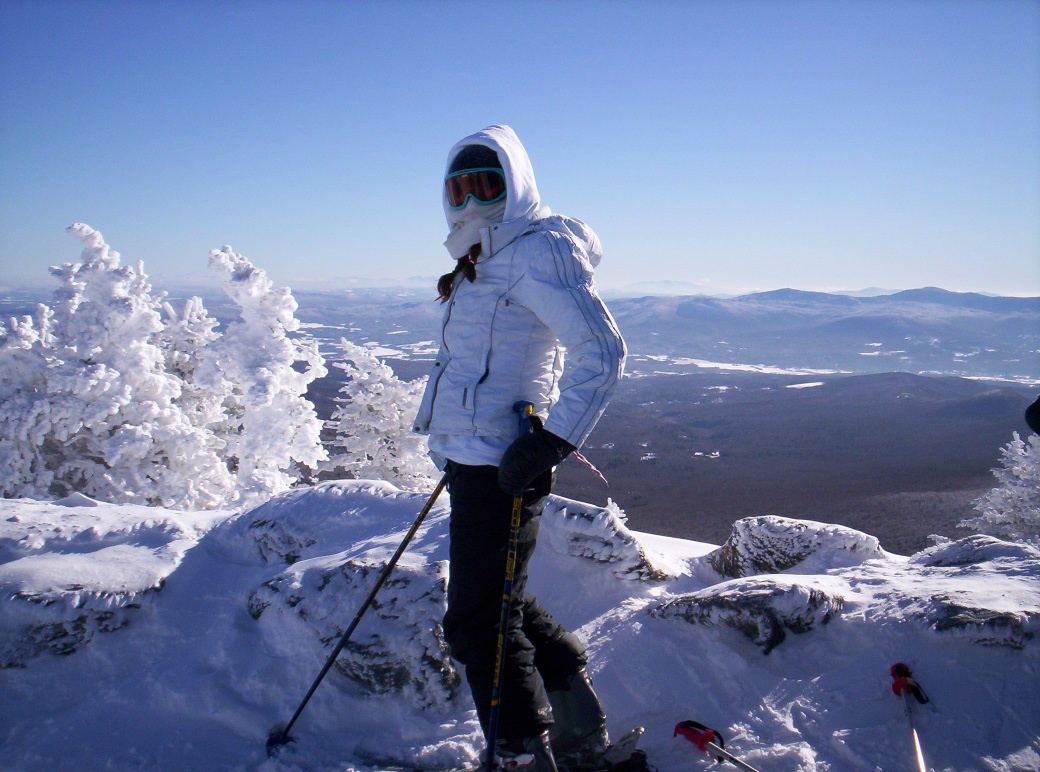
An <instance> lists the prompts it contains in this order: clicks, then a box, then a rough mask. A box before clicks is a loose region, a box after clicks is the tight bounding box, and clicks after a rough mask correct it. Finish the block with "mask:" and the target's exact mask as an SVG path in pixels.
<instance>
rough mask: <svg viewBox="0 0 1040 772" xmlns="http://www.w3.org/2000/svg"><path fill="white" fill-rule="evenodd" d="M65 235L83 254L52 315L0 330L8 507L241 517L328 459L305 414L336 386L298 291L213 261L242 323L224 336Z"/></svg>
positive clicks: (70, 268) (232, 257)
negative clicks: (236, 511) (302, 334)
mask: <svg viewBox="0 0 1040 772" xmlns="http://www.w3.org/2000/svg"><path fill="white" fill-rule="evenodd" d="M68 232H69V233H70V234H71V235H72V236H74V237H76V238H77V239H78V240H79V241H80V242H81V243H82V245H83V252H82V255H81V257H80V261H79V262H77V263H66V264H64V265H62V266H61V267H58V268H52V269H51V273H52V274H53V276H54V277H55V279H56V280H57V281H58V284H59V286H58V288H57V289H56V290H55V292H54V294H53V299H52V301H51V304H50V305H40V306H39V307H38V309H37V312H36V314H35V315H33V316H26V317H22V318H21V319H11V320H8V321H7V323H6V324H4V325H3V326H2V327H0V495H2V496H4V497H9V498H10V497H32V498H37V499H47V498H54V497H57V498H60V497H64V496H68V495H69V494H72V493H82V494H85V495H87V496H90V497H91V498H94V499H97V500H102V501H109V502H122V503H136V504H150V505H160V506H164V507H170V508H177V509H207V508H214V507H220V506H226V505H231V504H237V505H238V506H247V505H250V504H252V505H255V504H257V503H259V502H261V501H263V500H264V499H266V498H269V497H270V496H272V495H275V494H277V493H280V492H282V491H285V490H287V489H288V488H289V487H290V486H292V485H293V484H295V483H296V482H298V481H299V480H300V479H302V478H304V477H306V476H307V475H308V474H309V473H310V471H313V470H315V469H316V468H317V467H318V465H319V464H320V463H321V462H322V461H324V460H325V459H326V457H327V453H326V452H325V450H324V448H323V447H322V443H321V436H320V432H321V422H320V420H319V419H318V417H317V415H316V413H315V411H314V406H313V405H312V404H311V403H310V402H309V401H308V400H307V398H306V392H307V387H308V385H309V384H310V383H311V382H312V381H313V380H314V379H315V378H318V377H321V376H323V375H325V373H326V370H325V367H324V361H323V359H322V357H321V355H320V354H319V352H318V347H317V344H316V342H314V341H312V340H303V339H300V338H299V337H295V336H292V335H291V333H293V332H295V331H296V330H297V329H298V328H299V322H298V320H297V319H296V318H295V311H296V308H297V306H296V301H295V300H294V299H293V297H292V294H291V292H290V291H289V289H288V288H275V287H274V286H273V285H272V283H271V281H270V280H268V278H267V276H266V274H265V273H264V271H263V270H261V269H259V268H257V267H256V266H254V265H253V264H252V263H250V262H249V260H247V259H246V258H245V257H243V256H242V255H239V254H237V253H236V252H234V250H232V249H231V248H230V247H227V246H225V247H224V248H223V249H220V250H214V251H213V252H212V254H211V258H210V266H211V268H213V270H214V271H215V272H216V273H217V274H218V275H219V276H220V277H221V279H222V284H223V287H224V289H225V291H226V292H227V294H228V296H229V297H230V298H231V299H232V300H233V301H234V302H235V304H236V305H237V307H238V309H239V313H240V317H241V318H240V319H239V320H236V321H232V322H231V323H230V324H228V326H227V328H226V330H224V331H223V333H221V332H220V331H219V330H218V326H219V325H218V322H217V320H216V319H215V318H213V317H212V316H211V315H210V314H209V313H208V312H207V311H206V309H205V307H204V306H203V304H202V301H201V300H200V299H199V298H197V297H196V298H191V299H189V300H188V301H186V302H185V304H184V305H183V306H182V308H181V309H180V310H179V311H178V310H176V309H174V308H173V306H172V304H171V303H170V302H169V301H167V299H166V297H165V294H161V293H160V294H153V292H152V288H151V286H150V284H149V282H148V277H147V275H146V274H145V272H144V267H143V264H142V263H138V264H137V265H136V266H134V267H131V266H124V265H122V264H121V262H120V257H119V253H118V252H116V251H114V250H112V249H111V248H110V247H109V246H108V244H106V243H105V241H104V239H103V238H102V236H101V234H100V233H99V232H97V231H95V230H94V229H93V228H91V227H89V226H87V225H84V224H82V223H77V224H76V225H73V226H71V227H70V228H69V229H68ZM341 423H342V424H343V426H344V427H345V426H346V423H347V422H346V421H341ZM383 460H384V461H386V459H383Z"/></svg>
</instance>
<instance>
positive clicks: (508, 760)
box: [495, 731, 558, 772]
mask: <svg viewBox="0 0 1040 772" xmlns="http://www.w3.org/2000/svg"><path fill="white" fill-rule="evenodd" d="M495 769H496V770H501V772H513V770H518V772H558V771H557V769H556V761H555V760H554V759H553V751H552V746H551V745H550V744H549V732H548V731H545V732H542V733H541V734H540V735H537V736H535V737H526V738H523V739H519V740H513V739H503V740H499V741H498V742H497V743H495Z"/></svg>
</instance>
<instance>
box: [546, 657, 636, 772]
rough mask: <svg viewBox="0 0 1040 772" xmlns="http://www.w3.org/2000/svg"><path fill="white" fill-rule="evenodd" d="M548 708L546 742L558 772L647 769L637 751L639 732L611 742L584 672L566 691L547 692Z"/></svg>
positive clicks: (568, 682) (576, 674) (634, 731)
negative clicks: (550, 720)
mask: <svg viewBox="0 0 1040 772" xmlns="http://www.w3.org/2000/svg"><path fill="white" fill-rule="evenodd" d="M549 704H550V705H552V709H553V719H554V721H555V723H554V724H553V727H552V729H550V730H549V738H550V741H551V743H552V749H553V754H554V755H555V757H556V761H557V764H558V765H559V768H560V772H603V771H604V770H611V772H615V771H616V772H627V771H629V770H631V771H632V772H639V770H648V769H650V767H649V766H648V765H647V763H646V754H644V753H643V752H642V751H640V750H637V749H636V743H638V742H639V738H640V736H641V735H642V734H643V730H642V728H638V729H633V730H632V731H630V732H628V733H627V734H626V735H625V736H624V737H622V738H621V740H620V741H619V742H617V743H611V742H610V737H609V735H608V734H607V716H606V713H604V711H603V706H602V705H601V704H600V701H599V697H597V696H596V692H595V690H593V688H592V681H591V680H589V676H588V673H586V672H585V670H584V669H582V670H579V671H578V672H577V673H575V674H574V675H573V676H571V677H570V679H569V680H568V681H567V688H566V689H557V690H554V691H551V692H549Z"/></svg>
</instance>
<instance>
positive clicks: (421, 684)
mask: <svg viewBox="0 0 1040 772" xmlns="http://www.w3.org/2000/svg"><path fill="white" fill-rule="evenodd" d="M382 570H383V564H382V563H379V562H372V561H360V560H346V561H344V562H342V563H339V564H336V562H335V559H332V560H330V559H328V558H313V559H311V560H306V561H301V562H299V563H296V564H295V565H294V566H293V567H292V568H289V569H287V570H286V571H284V572H283V573H281V574H279V575H278V576H277V577H275V578H273V579H271V580H269V581H267V582H264V583H263V585H261V586H260V587H259V588H258V589H257V590H256V591H255V592H254V593H253V594H252V595H251V596H250V597H249V612H250V614H251V615H252V616H253V617H254V618H255V619H260V618H261V617H262V616H263V615H265V614H270V613H272V612H274V611H276V612H277V613H278V614H283V615H284V614H291V615H295V616H296V617H298V618H299V619H300V620H302V621H303V622H305V623H306V625H307V627H308V628H309V629H310V631H311V634H312V635H313V636H314V638H315V643H316V644H319V643H320V645H321V646H322V647H323V648H324V652H323V654H324V656H326V657H327V656H328V654H329V653H331V650H332V649H333V648H334V647H335V646H336V644H337V643H338V642H339V640H340V638H341V637H342V635H343V632H344V630H346V628H347V627H349V625H350V623H351V622H352V620H353V619H354V617H355V615H356V613H357V611H358V610H359V609H360V608H361V606H362V604H363V602H364V600H365V598H366V597H367V596H368V594H369V592H370V591H371V590H372V588H373V587H374V586H375V583H376V580H377V578H378V577H379V574H380V572H381V571H382ZM447 587H448V575H447V565H446V564H445V563H434V564H430V565H427V566H423V567H422V568H411V567H403V566H398V567H397V568H396V569H395V571H394V572H393V574H391V576H390V578H389V579H388V580H387V582H386V584H385V585H384V586H383V588H382V589H381V591H380V593H379V594H378V595H377V597H376V599H375V600H374V601H373V603H372V605H371V607H370V608H369V609H368V611H367V613H366V614H365V616H364V617H363V619H362V622H361V623H360V624H359V625H358V627H357V628H356V629H355V631H354V633H353V634H352V635H351V638H350V640H348V641H347V643H346V645H345V646H344V648H343V651H342V652H341V653H340V655H339V656H338V657H337V659H336V662H335V666H334V667H335V669H336V671H337V672H339V673H340V674H342V675H343V676H345V677H346V678H348V679H349V680H350V681H352V682H354V683H355V684H357V685H358V686H360V687H361V688H362V689H363V690H364V692H365V693H368V694H375V695H387V694H392V695H396V696H400V697H402V698H404V699H405V700H406V701H407V702H408V703H409V704H411V705H414V706H415V707H418V708H443V707H445V706H446V705H447V704H448V703H449V702H450V701H451V700H453V699H454V698H455V697H456V696H457V695H458V694H459V686H460V684H461V678H460V677H459V674H458V671H457V670H456V669H455V666H454V664H453V663H452V661H451V658H450V656H449V654H448V646H447V644H446V643H445V641H444V633H443V630H442V628H441V624H440V619H441V617H442V616H443V615H444V608H445V603H446V600H445V599H446V595H447Z"/></svg>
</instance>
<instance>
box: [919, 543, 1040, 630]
mask: <svg viewBox="0 0 1040 772" xmlns="http://www.w3.org/2000/svg"><path fill="white" fill-rule="evenodd" d="M909 562H910V563H911V564H916V565H919V566H921V567H923V568H926V569H931V571H929V574H930V575H932V576H934V577H935V580H936V581H937V582H942V581H944V580H946V582H947V583H949V582H951V581H952V580H958V581H962V582H972V581H974V582H975V583H976V589H975V590H974V591H971V592H966V591H963V590H960V589H958V588H956V587H953V586H950V587H948V588H947V587H946V586H943V585H940V587H941V590H942V591H940V592H936V593H934V594H933V595H931V596H930V597H928V598H926V599H923V600H918V601H917V603H918V604H919V605H920V606H921V607H922V609H921V617H922V618H923V620H924V622H925V623H926V624H927V625H928V626H929V627H931V628H932V629H934V630H936V631H938V632H943V633H952V634H956V635H960V636H963V637H966V638H967V639H968V640H970V641H971V642H973V643H977V644H981V645H985V646H1009V647H1011V648H1013V649H1022V648H1024V647H1026V646H1027V645H1029V644H1031V643H1034V642H1035V641H1036V640H1037V637H1038V634H1040V599H1038V598H1036V597H1035V596H1034V597H1033V598H1032V599H1031V602H1030V601H1026V600H1024V599H1022V598H1018V597H1016V596H1015V595H1013V594H1012V593H1011V592H1010V591H1007V590H1009V589H1010V588H1003V587H1002V585H1003V584H1004V582H1005V578H1006V577H1035V576H1037V575H1038V573H1040V550H1038V549H1037V548H1035V547H1032V546H1029V545H1026V544H1018V543H1014V542H1006V541H1001V540H1000V539H996V538H994V537H992V536H983V535H981V534H979V535H975V536H969V537H967V538H965V539H959V540H957V541H952V542H946V543H944V544H940V545H937V546H935V547H931V548H929V549H927V550H923V551H922V552H919V553H917V554H916V555H914V556H913V557H911V558H910V561H909Z"/></svg>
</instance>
